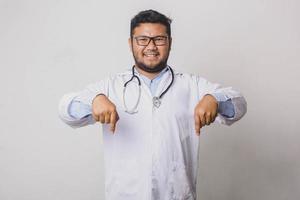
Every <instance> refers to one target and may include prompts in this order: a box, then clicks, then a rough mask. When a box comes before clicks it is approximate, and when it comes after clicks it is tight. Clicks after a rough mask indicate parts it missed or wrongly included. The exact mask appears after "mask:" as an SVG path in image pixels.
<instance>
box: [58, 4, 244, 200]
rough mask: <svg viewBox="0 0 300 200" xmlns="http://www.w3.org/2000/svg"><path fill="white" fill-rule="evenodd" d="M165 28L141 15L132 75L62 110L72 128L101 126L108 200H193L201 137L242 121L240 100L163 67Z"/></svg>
mask: <svg viewBox="0 0 300 200" xmlns="http://www.w3.org/2000/svg"><path fill="white" fill-rule="evenodd" d="M170 23H171V20H170V19H168V18H167V17H166V16H165V15H163V14H161V13H158V12H156V11H154V10H146V11H142V12H140V13H138V14H137V15H136V16H135V17H134V18H133V19H132V20H131V31H130V38H129V41H128V42H129V46H130V48H131V51H132V54H133V57H134V60H135V64H134V67H132V69H130V70H128V71H126V72H124V73H119V74H117V75H115V76H112V77H109V78H106V79H105V80H102V81H100V82H98V83H95V84H91V85H89V86H88V87H87V88H86V89H85V90H83V91H81V92H78V93H71V94H67V95H65V96H64V97H63V98H62V100H61V102H60V106H59V113H60V117H61V119H62V120H63V121H64V122H66V123H67V124H69V125H70V126H72V127H82V126H85V125H88V124H93V123H95V122H100V123H102V124H103V126H102V127H103V141H104V152H105V153H104V161H105V162H104V163H105V177H106V180H105V188H106V190H105V192H106V199H107V200H151V199H152V200H171V199H176V200H195V199H196V178H197V165H198V145H199V137H198V136H199V134H200V129H201V128H202V127H203V126H205V125H209V124H211V123H212V122H214V120H215V119H216V120H217V121H218V122H220V123H222V124H227V125H230V124H232V123H233V122H235V121H237V120H239V119H240V118H241V117H242V116H243V115H244V114H245V113H246V101H245V99H244V98H243V97H242V96H241V95H240V94H239V93H238V92H236V91H234V90H232V89H231V88H221V87H220V86H219V85H217V84H212V83H210V82H208V81H206V80H205V79H203V78H201V77H199V76H196V75H190V74H186V73H179V72H177V71H174V70H173V69H172V68H171V67H170V66H168V65H167V60H168V56H169V52H170V49H171V44H172V37H171V28H170Z"/></svg>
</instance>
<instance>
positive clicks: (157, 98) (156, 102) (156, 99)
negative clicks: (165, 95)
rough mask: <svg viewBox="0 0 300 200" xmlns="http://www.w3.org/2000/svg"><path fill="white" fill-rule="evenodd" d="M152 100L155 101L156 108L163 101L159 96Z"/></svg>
mask: <svg viewBox="0 0 300 200" xmlns="http://www.w3.org/2000/svg"><path fill="white" fill-rule="evenodd" d="M152 101H153V105H154V106H155V107H156V108H158V107H159V106H160V104H161V101H160V99H159V97H153V99H152Z"/></svg>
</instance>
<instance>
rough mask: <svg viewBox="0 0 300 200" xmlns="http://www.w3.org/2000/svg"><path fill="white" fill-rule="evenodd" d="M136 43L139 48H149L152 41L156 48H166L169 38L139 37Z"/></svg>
mask: <svg viewBox="0 0 300 200" xmlns="http://www.w3.org/2000/svg"><path fill="white" fill-rule="evenodd" d="M134 39H135V40H136V43H137V44H138V45H139V46H148V45H149V43H150V41H151V40H153V43H154V45H155V46H164V45H166V44H167V41H168V37H167V36H155V37H148V36H137V37H134Z"/></svg>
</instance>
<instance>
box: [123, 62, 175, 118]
mask: <svg viewBox="0 0 300 200" xmlns="http://www.w3.org/2000/svg"><path fill="white" fill-rule="evenodd" d="M168 69H170V71H171V75H172V79H171V82H170V84H169V85H168V87H167V88H166V89H165V90H164V91H163V92H162V93H161V94H160V95H159V96H158V97H157V96H155V97H153V99H152V102H153V105H154V106H155V107H156V108H158V107H159V106H160V104H161V99H162V97H163V96H164V95H165V94H166V93H167V92H168V90H169V89H170V87H171V86H172V84H173V82H174V72H173V69H172V68H171V67H168ZM134 78H136V79H137V81H138V86H139V95H138V99H137V101H136V103H135V105H134V107H133V108H132V109H131V110H129V109H128V107H127V105H126V101H125V93H126V86H127V84H128V83H130V82H131V81H132V80H133V79H134ZM140 99H141V80H140V78H139V77H138V76H137V75H135V74H134V66H133V67H132V76H131V79H130V80H128V81H127V82H126V83H125V84H124V88H123V104H124V108H125V112H127V113H129V114H135V113H137V107H138V105H139V103H140Z"/></svg>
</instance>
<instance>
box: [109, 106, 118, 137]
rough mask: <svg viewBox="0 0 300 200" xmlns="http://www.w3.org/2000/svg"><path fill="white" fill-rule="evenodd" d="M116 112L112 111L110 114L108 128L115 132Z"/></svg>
mask: <svg viewBox="0 0 300 200" xmlns="http://www.w3.org/2000/svg"><path fill="white" fill-rule="evenodd" d="M118 119H119V117H118V113H117V112H116V111H114V112H112V113H111V115H110V130H111V131H112V132H113V133H115V129H116V123H117V121H118Z"/></svg>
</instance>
